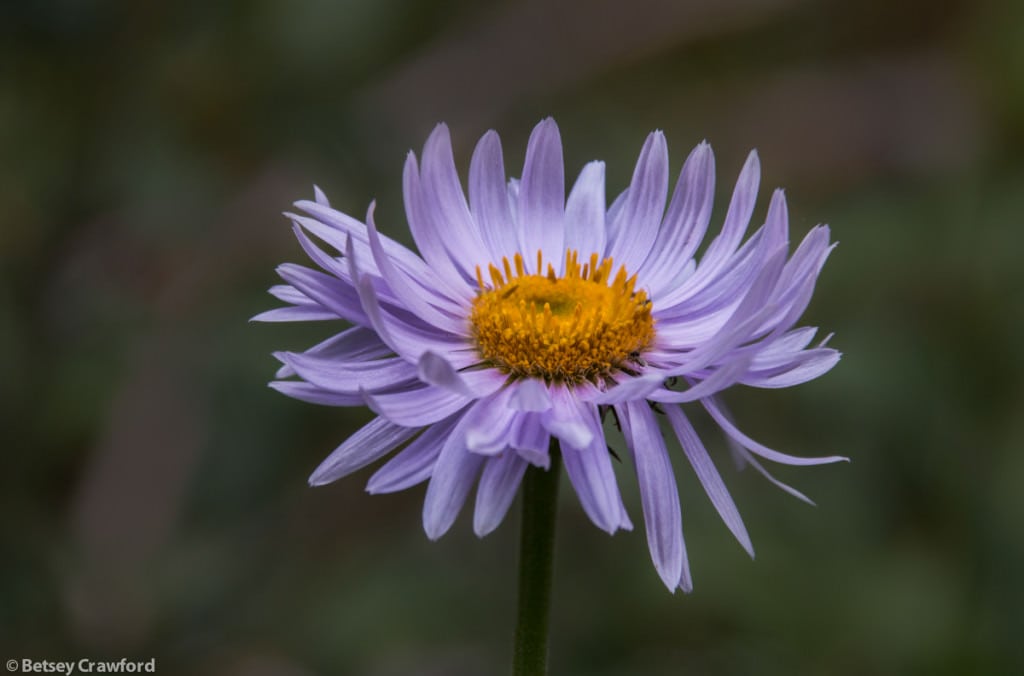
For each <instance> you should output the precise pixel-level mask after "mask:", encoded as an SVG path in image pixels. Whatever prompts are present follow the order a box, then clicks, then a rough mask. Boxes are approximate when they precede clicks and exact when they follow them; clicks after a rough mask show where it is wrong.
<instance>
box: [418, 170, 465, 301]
mask: <svg viewBox="0 0 1024 676" xmlns="http://www.w3.org/2000/svg"><path fill="white" fill-rule="evenodd" d="M423 193H424V187H423V181H422V180H421V179H420V173H419V168H418V167H417V165H416V156H415V155H414V154H413V153H411V152H410V153H409V156H408V157H407V158H406V161H405V171H404V172H403V174H402V194H403V196H404V197H405V218H406V220H407V221H408V223H409V232H410V233H411V234H412V238H413V241H415V242H416V248H417V249H419V251H420V253H421V254H423V258H424V259H425V260H426V262H427V265H428V266H429V267H430V268H431V269H432V270H433V271H434V272H435V273H436V274H437V276H438V277H439V278H440V279H441V280H442V282H443V283H444V284H445V286H446V288H447V289H449V290H452V291H454V292H455V293H456V294H457V295H455V297H462V298H465V299H467V300H469V299H471V298H472V297H473V293H474V286H473V285H471V280H470V279H469V278H466V277H465V276H463V275H462V274H461V273H460V272H459V269H458V268H457V267H456V266H455V263H454V262H453V261H452V258H451V256H449V255H448V252H447V251H446V250H445V248H444V244H442V236H443V235H442V233H441V231H440V230H439V229H438V227H437V225H435V223H434V217H433V216H432V214H431V213H430V212H429V210H428V208H427V205H426V202H425V199H424V195H423Z"/></svg>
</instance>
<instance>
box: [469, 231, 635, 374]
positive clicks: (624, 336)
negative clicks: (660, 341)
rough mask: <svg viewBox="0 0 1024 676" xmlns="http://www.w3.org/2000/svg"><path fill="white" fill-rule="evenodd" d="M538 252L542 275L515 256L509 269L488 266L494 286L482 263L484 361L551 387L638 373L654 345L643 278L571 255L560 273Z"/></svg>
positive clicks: (478, 318) (477, 333)
mask: <svg viewBox="0 0 1024 676" xmlns="http://www.w3.org/2000/svg"><path fill="white" fill-rule="evenodd" d="M544 269H545V268H544V265H543V257H542V255H541V252H539V251H538V252H537V267H536V270H537V271H538V273H537V274H529V273H527V272H526V267H525V264H524V261H523V257H522V255H520V254H518V253H517V254H515V256H513V258H512V261H511V262H510V261H509V259H508V258H507V257H505V258H502V267H501V268H498V267H497V266H495V265H494V264H490V265H489V266H488V270H487V272H488V275H489V277H490V284H486V283H485V281H484V276H483V273H482V271H481V269H480V266H477V269H476V273H477V283H478V285H479V291H478V294H477V297H476V298H475V299H474V301H473V309H472V313H471V314H470V322H471V324H472V333H473V336H474V338H475V340H476V345H477V348H478V349H479V351H480V355H481V357H482V358H483V359H484V360H485V361H486V362H487V363H488V364H490V365H492V366H494V367H496V368H498V369H500V370H502V371H504V372H506V373H508V374H510V375H512V376H515V377H519V378H538V379H542V380H544V381H546V382H557V383H567V384H570V385H572V384H580V383H583V382H588V381H589V382H594V383H601V382H603V381H607V380H608V379H610V378H611V377H612V375H613V374H614V373H615V372H616V371H620V370H625V371H631V370H632V366H635V364H636V363H639V361H640V354H641V353H642V352H643V350H644V349H646V348H647V347H648V346H650V344H651V342H652V341H653V340H654V319H653V318H652V317H651V302H650V300H649V299H648V298H647V292H646V291H644V290H643V289H640V290H636V275H633V276H629V274H628V272H627V271H626V268H625V266H620V267H619V269H618V271H617V272H616V273H615V276H614V277H612V270H613V269H614V263H613V261H612V259H611V258H605V259H603V260H600V258H599V256H598V254H596V253H594V254H591V255H590V259H589V261H588V262H587V263H583V264H582V265H581V264H580V262H579V258H578V253H577V252H576V251H573V250H569V251H567V252H566V254H565V271H564V273H563V274H562V275H561V276H558V275H557V274H556V273H555V269H554V267H553V266H552V265H551V264H550V263H548V264H547V270H546V274H539V272H540V271H541V270H544Z"/></svg>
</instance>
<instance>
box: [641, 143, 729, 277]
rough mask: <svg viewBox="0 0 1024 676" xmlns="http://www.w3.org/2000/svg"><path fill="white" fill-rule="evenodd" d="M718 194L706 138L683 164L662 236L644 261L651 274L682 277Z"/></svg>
mask: <svg viewBox="0 0 1024 676" xmlns="http://www.w3.org/2000/svg"><path fill="white" fill-rule="evenodd" d="M714 198H715V155H714V153H712V152H711V146H710V145H708V144H707V142H706V141H705V142H703V143H701V144H699V145H698V146H697V147H696V148H694V149H693V150H692V151H691V152H690V156H689V157H687V158H686V162H685V163H684V164H683V170H682V171H681V172H680V174H679V181H678V182H677V183H676V188H675V191H674V192H673V194H672V201H671V202H670V203H669V205H668V211H667V212H666V213H665V220H664V222H663V223H662V226H661V231H660V232H659V233H658V240H657V241H656V243H655V246H654V249H653V250H652V251H651V256H650V258H649V259H648V260H647V262H645V263H644V269H645V270H647V271H648V274H651V275H654V276H656V277H659V278H664V279H665V280H672V279H673V278H674V279H676V280H678V278H679V273H680V272H681V271H682V270H683V269H684V266H683V265H682V263H683V262H684V261H689V260H691V259H692V258H693V255H694V253H696V251H697V247H698V246H700V243H701V241H702V240H703V239H704V233H706V232H707V229H708V223H709V222H710V220H711V207H712V205H713V204H714ZM673 273H675V274H673Z"/></svg>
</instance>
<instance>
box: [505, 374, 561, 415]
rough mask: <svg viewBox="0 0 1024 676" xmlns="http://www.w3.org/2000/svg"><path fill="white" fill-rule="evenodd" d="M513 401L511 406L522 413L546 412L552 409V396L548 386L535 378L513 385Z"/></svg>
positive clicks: (510, 403)
mask: <svg viewBox="0 0 1024 676" xmlns="http://www.w3.org/2000/svg"><path fill="white" fill-rule="evenodd" d="M512 390H513V394H512V399H511V400H510V402H509V405H510V406H512V407H513V408H515V409H518V410H520V411H538V412H539V411H546V410H548V409H549V408H551V395H550V393H549V392H548V388H547V385H545V384H544V383H542V382H541V381H539V380H535V379H533V378H526V379H524V380H520V381H518V382H516V383H515V384H514V385H512Z"/></svg>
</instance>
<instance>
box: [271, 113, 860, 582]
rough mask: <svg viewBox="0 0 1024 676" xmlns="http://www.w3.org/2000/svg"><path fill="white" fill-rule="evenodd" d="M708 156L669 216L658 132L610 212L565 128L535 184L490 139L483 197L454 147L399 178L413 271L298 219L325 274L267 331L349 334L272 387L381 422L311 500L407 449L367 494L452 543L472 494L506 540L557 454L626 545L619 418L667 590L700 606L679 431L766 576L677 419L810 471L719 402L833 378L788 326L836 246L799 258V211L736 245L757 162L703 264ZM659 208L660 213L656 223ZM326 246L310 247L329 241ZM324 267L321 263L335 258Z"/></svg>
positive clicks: (346, 231)
mask: <svg viewBox="0 0 1024 676" xmlns="http://www.w3.org/2000/svg"><path fill="white" fill-rule="evenodd" d="M714 174H715V171H714V156H713V155H712V152H711V147H710V146H709V145H708V144H707V143H701V144H700V145H699V146H697V147H696V148H694V150H693V151H692V152H691V153H690V156H689V157H688V158H687V160H686V163H685V164H684V165H683V169H682V173H681V174H680V176H679V180H678V182H677V184H676V188H675V191H674V193H673V194H672V197H671V200H668V188H669V163H668V150H667V147H666V143H665V137H664V135H663V134H662V133H661V132H654V133H652V134H651V135H650V136H648V138H647V140H646V142H645V143H644V146H643V149H642V150H641V151H640V158H639V160H638V161H637V164H636V169H635V170H634V173H633V179H632V182H631V183H630V186H629V187H628V188H627V189H626V190H625V191H624V192H623V193H622V194H621V195H620V196H619V197H618V198H617V199H616V200H615V201H614V203H613V204H612V205H611V207H610V208H606V202H605V186H604V164H603V163H602V162H597V161H595V162H591V163H589V164H587V165H586V166H585V167H584V168H583V170H582V171H581V172H580V175H579V177H578V178H577V179H576V182H575V184H574V185H573V186H572V189H571V190H570V191H569V195H568V198H567V197H566V195H565V179H564V171H563V161H562V145H561V138H560V136H559V132H558V127H557V126H556V125H555V122H554V121H553V120H551V119H547V120H544V121H543V122H541V123H540V124H538V125H537V127H536V128H535V129H534V130H533V134H532V135H531V137H530V141H529V144H528V146H527V150H526V161H525V163H524V166H523V172H522V178H520V179H518V180H516V179H511V180H508V181H506V178H505V170H504V160H503V157H502V151H501V144H500V141H499V139H498V135H497V134H496V133H495V132H493V131H491V132H488V133H487V134H485V135H484V136H483V138H482V139H480V142H479V143H478V144H477V147H476V150H475V152H474V153H473V158H472V161H471V163H470V169H469V199H468V201H467V199H466V196H465V195H464V193H463V190H462V187H461V184H460V182H459V177H458V174H457V172H456V168H455V163H454V160H453V157H452V149H451V143H450V139H449V135H448V129H447V127H445V126H444V125H439V126H438V127H437V128H436V129H435V130H434V132H433V133H432V134H431V135H430V138H429V139H427V143H426V146H425V147H424V149H423V157H422V164H419V163H417V161H416V157H415V155H414V154H412V153H410V154H409V157H408V158H407V161H406V164H405V173H404V193H405V211H406V216H407V218H408V221H409V227H410V229H411V231H412V235H413V238H414V239H415V241H416V244H417V246H418V248H419V251H420V255H417V254H415V253H413V252H412V251H409V250H408V249H406V248H405V247H403V246H402V245H401V244H399V243H397V242H395V241H394V240H391V239H389V238H387V237H386V236H384V235H382V234H380V233H379V232H378V230H377V227H376V225H375V224H374V220H373V206H372V205H371V207H370V209H369V212H368V213H367V216H366V223H363V222H361V221H359V220H357V219H355V218H352V217H351V216H348V215H346V214H343V213H341V212H339V211H336V210H334V209H332V208H331V207H330V206H329V204H328V202H327V199H326V197H325V196H324V195H323V193H322V192H321V191H320V190H319V189H317V190H316V200H315V201H312V202H310V201H300V202H297V203H296V207H297V208H298V209H299V210H301V211H302V212H304V213H305V214H306V215H294V214H288V217H289V218H290V219H291V220H292V221H293V223H294V230H295V236H296V237H297V238H298V240H299V243H300V244H301V245H302V248H303V249H304V250H305V251H306V253H307V254H308V255H309V257H310V258H311V259H312V260H313V261H314V262H315V263H316V264H317V265H318V266H319V267H320V268H321V270H322V271H318V270H313V269H310V268H306V267H302V266H299V265H294V264H290V263H289V264H284V265H282V266H280V267H279V268H278V273H279V274H280V275H281V277H282V278H283V279H284V281H285V282H286V284H285V285H280V286H275V287H273V288H272V289H271V293H272V294H273V295H274V296H276V297H277V298H279V299H280V300H282V301H284V302H285V303H287V306H286V307H283V308H280V309H276V310H271V311H269V312H264V313H263V314H260V315H258V316H257V317H255V319H258V320H261V321H304V320H336V319H342V320H345V321H346V322H348V323H349V324H351V325H352V327H351V328H348V329H345V330H343V331H341V333H338V334H337V335H334V336H333V337H331V338H329V339H327V340H326V341H324V342H322V343H320V344H319V345H315V346H314V347H312V348H310V349H308V350H306V351H305V352H281V353H278V354H276V355H275V356H276V357H277V358H278V359H280V361H281V362H282V363H283V366H282V367H281V369H280V370H279V371H278V373H277V377H278V380H275V381H274V382H272V383H271V387H273V388H275V389H277V390H279V391H281V392H283V393H284V394H287V395H289V396H291V397H295V398H297V399H301V400H303V401H309V402H313V403H317V404H326V405H330V406H360V405H363V404H365V405H367V406H369V407H370V408H371V409H373V411H374V412H376V413H377V416H378V417H377V418H375V419H374V420H373V421H371V422H370V423H369V424H367V425H366V426H365V427H363V428H362V429H361V430H359V431H358V432H356V433H355V434H354V435H352V436H351V437H350V438H349V439H347V440H346V441H345V442H344V443H343V444H341V446H339V447H338V448H337V449H336V450H335V451H334V452H333V453H331V454H330V455H329V456H328V457H327V459H326V460H324V462H323V463H322V464H321V465H320V466H319V467H318V468H317V469H316V471H315V472H314V473H313V475H312V476H311V477H310V480H309V481H310V483H311V484H313V485H321V484H325V483H328V482H331V481H334V480H335V479H338V478H340V477H342V476H345V475H346V474H349V473H351V472H354V471H356V470H358V469H360V468H362V467H364V466H366V465H368V464H370V463H373V462H374V461H376V460H378V459H380V458H382V457H384V456H385V455H387V454H389V453H391V452H392V451H393V450H394V449H396V448H398V447H400V446H402V447H403V448H402V449H401V450H400V451H399V452H398V453H397V454H395V455H394V456H393V457H392V458H390V459H389V460H388V461H387V462H386V463H385V464H384V465H383V466H381V467H380V468H379V469H378V470H377V472H376V473H375V474H374V475H373V476H372V477H371V478H370V480H369V483H368V485H367V490H368V491H369V492H370V493H388V492H393V491H399V490H402V489H405V488H409V487H410V486H413V485H416V484H419V483H421V482H423V481H429V485H428V487H427V494H426V500H425V504H424V508H423V527H424V529H425V530H426V533H427V535H428V536H429V537H430V538H431V539H435V538H438V537H440V536H441V535H443V534H444V533H445V532H446V531H447V530H448V529H449V527H450V526H451V525H452V523H453V521H454V520H455V518H456V516H457V515H458V513H459V511H460V509H461V508H462V506H463V503H465V501H466V499H467V497H468V495H469V492H470V490H471V489H472V488H473V486H474V484H475V485H476V507H475V510H474V520H473V527H474V530H475V531H476V533H477V534H478V535H481V536H482V535H485V534H487V533H489V532H490V531H492V530H493V529H494V528H496V527H497V526H498V524H499V523H501V521H502V519H503V518H504V516H505V513H506V512H507V511H508V508H509V505H510V504H511V503H512V500H513V498H514V497H515V494H516V491H517V489H518V487H519V484H520V482H521V480H522V477H523V473H524V472H525V470H526V468H527V466H528V465H530V464H533V465H536V466H540V467H545V468H546V467H548V466H549V462H550V460H551V458H550V456H549V442H550V441H551V440H552V439H555V440H557V441H558V443H559V447H560V453H561V457H562V460H563V461H564V463H565V467H566V471H567V473H568V475H569V479H570V481H571V483H572V485H573V488H574V489H575V491H576V495H577V496H578V497H579V500H580V503H581V504H582V506H583V509H584V511H585V512H586V513H587V515H588V516H589V517H590V519H591V520H592V521H593V522H594V523H595V524H596V525H597V526H598V527H599V528H601V529H603V530H605V531H607V532H609V533H614V532H615V531H616V530H617V529H619V528H625V529H631V528H632V523H631V522H630V519H629V516H628V515H627V513H626V508H625V506H624V505H623V502H622V498H621V496H620V493H619V487H618V483H617V481H616V477H615V472H614V469H613V465H614V463H613V461H612V456H611V454H610V453H609V450H608V446H607V444H606V441H605V432H604V427H603V423H602V421H603V419H604V418H605V414H606V413H608V412H609V411H611V412H613V413H614V418H615V421H616V422H617V424H618V425H619V426H620V427H621V430H622V433H623V436H624V437H625V440H626V446H627V448H628V457H629V458H630V459H631V461H632V462H633V463H634V465H635V467H636V474H637V477H638V480H639V485H640V495H641V502H642V507H643V515H644V523H645V526H646V530H647V539H648V543H649V545H650V551H651V557H652V559H653V561H654V565H655V568H656V569H657V571H658V574H659V575H660V576H661V579H662V580H663V581H664V582H665V584H666V585H667V586H668V588H669V589H670V590H675V589H676V588H677V587H682V589H683V590H684V591H689V590H690V589H691V588H692V580H691V576H690V569H689V564H688V562H687V556H686V547H685V545H684V541H683V530H682V518H681V515H680V509H679V494H678V489H677V487H676V482H675V478H674V475H673V469H672V460H671V458H670V457H669V453H668V449H667V448H666V443H665V440H664V438H663V436H662V432H661V428H660V426H659V424H658V418H659V415H661V414H663V415H664V417H665V418H666V419H667V421H668V424H669V426H670V428H671V429H672V432H673V433H674V435H675V436H676V437H677V438H678V440H679V442H680V445H681V446H682V449H683V454H684V455H685V457H686V460H687V462H689V464H690V466H691V467H692V468H693V470H694V472H695V473H696V475H697V478H698V479H699V480H700V483H701V485H702V486H703V487H704V489H705V491H706V492H707V494H708V497H709V498H710V499H711V502H712V504H713V505H714V506H715V508H716V509H717V510H718V513H719V514H720V515H721V517H722V519H723V520H724V521H725V524H726V525H727V526H728V528H729V530H730V531H732V533H733V535H734V536H735V537H736V539H737V540H739V542H740V544H741V545H742V546H743V548H744V549H745V550H746V551H747V552H749V553H750V554H751V556H753V548H752V546H751V543H750V538H749V536H748V535H747V531H746V528H745V527H744V525H743V521H742V519H741V518H740V515H739V512H738V510H737V509H736V505H735V504H734V502H733V500H732V498H731V497H730V495H729V492H728V490H727V489H726V487H725V484H724V483H723V482H722V478H721V476H720V475H719V473H718V471H717V469H716V468H715V465H714V464H713V463H712V461H711V458H710V457H709V455H708V452H707V450H706V449H705V447H704V445H703V443H702V442H701V440H700V438H699V437H698V435H697V433H696V432H695V431H694V428H693V425H692V424H691V422H690V420H689V418H688V416H687V414H686V413H684V412H683V410H682V408H681V407H680V406H679V404H682V403H686V402H698V403H699V404H700V405H701V406H703V408H704V409H706V410H707V412H708V413H709V414H710V416H711V417H712V418H713V419H714V420H715V422H717V423H718V425H719V426H720V427H721V428H722V430H723V431H724V432H725V434H726V435H727V437H728V438H729V439H730V441H731V442H733V443H732V445H733V447H734V452H735V454H736V455H737V458H738V459H739V461H740V464H741V465H742V464H749V465H751V466H753V467H754V468H755V469H756V470H757V471H758V472H760V473H762V474H764V475H765V476H766V477H767V478H768V479H769V480H770V481H771V482H772V483H775V484H776V485H778V486H779V487H781V488H783V489H784V490H786V491H788V492H789V493H791V494H793V495H795V496H797V497H798V498H801V499H803V500H805V501H808V502H809V500H807V498H806V497H804V496H803V495H802V494H801V493H799V492H797V491H796V490H794V489H792V488H790V487H789V486H786V485H785V484H782V483H781V482H779V481H777V480H776V479H774V478H773V477H772V476H771V475H770V474H769V473H768V471H767V470H766V469H765V468H764V467H763V466H762V465H761V460H770V461H772V462H778V463H784V464H789V465H815V464H823V463H830V462H836V461H839V460H844V459H845V458H841V457H838V456H828V457H822V458H800V457H794V456H790V455H784V454H782V453H779V452H778V451H774V450H771V449H770V448H767V447H765V446H762V445H761V444H759V443H757V442H756V441H754V440H752V439H750V438H749V437H747V436H746V435H745V434H743V433H742V432H741V431H740V430H739V429H737V427H736V426H735V425H734V424H733V422H732V420H731V419H730V417H729V415H728V413H727V412H726V411H725V409H724V407H723V406H722V404H721V402H720V401H719V398H718V394H719V393H720V392H722V391H723V390H725V389H727V388H729V387H731V386H733V385H736V384H744V385H749V386H753V387H765V388H776V387H788V386H790V385H796V384H799V383H802V382H805V381H807V380H811V379H813V378H816V377H817V376H819V375H821V374H822V373H824V372H826V371H828V370H829V369H830V368H832V366H833V365H835V363H836V362H837V361H838V359H839V353H838V352H837V351H835V350H833V349H832V348H829V347H826V346H825V342H826V341H827V340H828V339H827V338H826V339H825V341H821V342H820V343H818V344H816V345H813V346H811V341H812V339H813V338H814V335H815V332H816V329H815V328H813V327H799V328H794V325H795V323H796V322H797V320H798V319H799V318H800V315H801V314H802V313H803V311H804V309H805V308H806V306H807V304H808V302H809V301H810V298H811V294H812V291H813V289H814V284H815V282H816V280H817V277H818V273H819V272H820V270H821V268H822V266H823V264H824V263H825V259H826V258H827V257H828V254H829V252H830V251H831V250H832V247H833V245H832V244H830V243H829V230H828V227H827V226H824V225H819V226H817V227H815V228H813V229H812V230H811V231H810V232H809V233H808V234H807V236H806V237H805V238H804V239H803V241H802V242H801V243H800V245H799V246H798V247H797V248H796V250H795V251H793V252H792V255H790V252H789V245H788V230H789V224H788V217H787V211H786V199H785V196H784V195H783V193H782V191H781V190H777V191H776V192H775V193H774V194H773V195H772V199H771V203H770V205H769V207H768V213H767V216H766V218H765V222H764V224H763V225H762V226H761V227H760V228H758V229H757V230H756V231H755V232H754V233H753V234H752V235H751V236H750V237H748V238H747V239H746V240H745V241H744V235H745V233H746V232H747V229H748V224H749V221H750V218H751V215H752V213H753V210H754V201H755V198H756V196H757V190H758V183H759V180H760V165H759V162H758V157H757V154H756V153H753V152H752V153H751V154H750V156H749V157H748V158H747V161H746V164H745V165H744V166H743V169H742V171H741V172H740V176H739V179H738V180H737V182H736V187H735V189H734V191H733V195H732V200H731V202H730V203H729V208H728V211H727V213H726V216H725V222H724V224H723V226H722V229H721V232H719V233H718V235H717V236H716V237H715V238H714V239H713V240H712V241H711V243H710V244H709V245H708V247H707V250H706V251H705V253H704V254H703V255H702V256H701V257H700V260H699V261H698V260H697V258H696V252H697V249H698V247H699V245H700V243H701V241H702V240H703V238H704V236H705V233H706V231H707V228H708V223H709V220H710V216H711V206H712V199H713V195H714ZM666 201H667V202H668V206H667V209H666ZM313 238H316V240H319V243H318V242H316V241H314V239H313ZM322 245H326V246H327V247H330V248H331V249H333V250H334V251H333V252H329V251H328V250H325V249H324V248H322Z"/></svg>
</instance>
